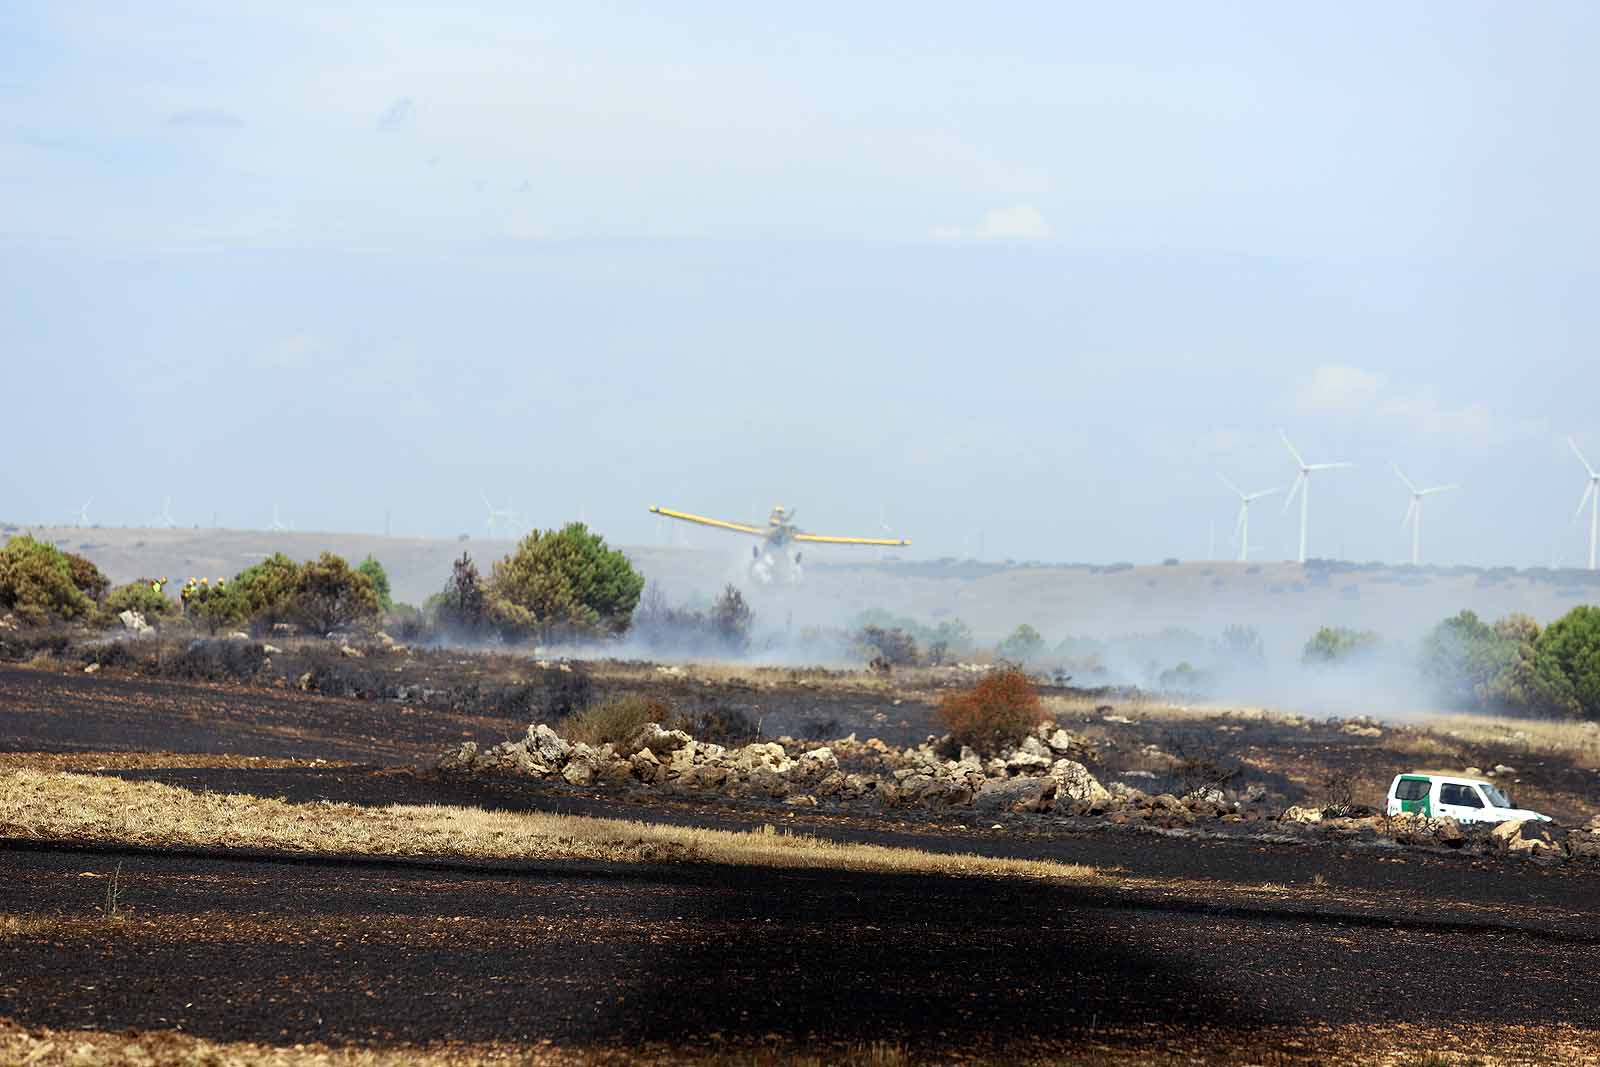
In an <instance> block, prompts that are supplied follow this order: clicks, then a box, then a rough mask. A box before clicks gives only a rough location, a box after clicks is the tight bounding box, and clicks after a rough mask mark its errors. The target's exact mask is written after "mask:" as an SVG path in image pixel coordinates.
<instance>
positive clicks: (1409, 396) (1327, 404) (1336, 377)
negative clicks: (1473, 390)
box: [1291, 364, 1524, 445]
mask: <svg viewBox="0 0 1600 1067" xmlns="http://www.w3.org/2000/svg"><path fill="white" fill-rule="evenodd" d="M1291 406H1292V408H1293V410H1294V412H1295V414H1297V415H1305V416H1324V417H1327V416H1333V417H1342V418H1365V419H1367V420H1370V421H1380V422H1387V423H1393V424H1396V425H1403V426H1405V427H1407V428H1409V429H1410V430H1411V431H1412V432H1414V433H1417V434H1421V435H1423V436H1430V437H1450V438H1454V439H1456V440H1458V441H1460V442H1461V443H1464V444H1480V445H1483V444H1492V443H1496V442H1499V441H1503V440H1505V439H1506V438H1507V437H1508V436H1515V435H1517V434H1518V433H1519V432H1520V431H1521V430H1522V429H1524V428H1523V427H1512V426H1508V425H1505V424H1503V423H1502V422H1501V421H1500V420H1498V419H1496V418H1495V417H1494V415H1493V414H1492V413H1491V412H1490V410H1489V407H1488V405H1486V404H1483V403H1471V404H1464V405H1462V406H1459V407H1456V406H1452V405H1451V404H1449V403H1448V402H1447V401H1444V400H1441V399H1440V397H1439V393H1438V390H1437V389H1435V388H1434V387H1433V386H1431V385H1424V386H1412V385H1404V384H1401V383H1391V382H1390V381H1389V380H1388V378H1387V377H1386V376H1385V375H1383V374H1380V373H1378V372H1376V371H1370V370H1366V369H1363V368H1361V367H1348V366H1342V365H1339V364H1325V365H1323V366H1321V367H1318V368H1317V369H1316V370H1315V371H1313V372H1312V374H1311V377H1310V378H1308V379H1306V380H1305V381H1303V382H1301V383H1300V384H1299V385H1298V386H1296V388H1295V390H1294V396H1293V403H1292V405H1291Z"/></svg>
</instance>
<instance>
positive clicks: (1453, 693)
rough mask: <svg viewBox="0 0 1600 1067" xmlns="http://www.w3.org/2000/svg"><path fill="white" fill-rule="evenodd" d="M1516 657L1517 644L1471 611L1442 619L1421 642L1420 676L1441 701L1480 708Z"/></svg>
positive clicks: (1488, 699)
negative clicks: (1497, 680)
mask: <svg viewBox="0 0 1600 1067" xmlns="http://www.w3.org/2000/svg"><path fill="white" fill-rule="evenodd" d="M1516 657H1517V645H1516V642H1514V641H1512V640H1508V639H1507V638H1505V637H1502V636H1501V635H1500V634H1498V633H1496V632H1495V630H1494V628H1493V627H1491V626H1489V625H1488V624H1487V623H1485V622H1484V621H1482V620H1481V619H1479V618H1478V616H1477V615H1476V614H1474V613H1473V612H1470V611H1463V612H1461V613H1460V614H1458V615H1453V616H1451V617H1450V618H1448V619H1446V620H1444V621H1443V622H1441V623H1440V624H1439V625H1437V626H1435V627H1434V628H1433V629H1432V630H1431V631H1429V633H1428V636H1427V637H1425V638H1424V639H1423V642H1422V674H1423V677H1425V678H1427V679H1428V680H1429V681H1430V682H1432V683H1433V686H1434V688H1435V690H1436V691H1437V692H1438V695H1439V696H1440V698H1441V699H1443V700H1445V701H1447V702H1449V703H1451V704H1455V705H1458V706H1471V707H1483V706H1486V705H1487V704H1488V702H1489V701H1490V699H1491V693H1492V690H1493V687H1494V682H1495V680H1496V679H1497V678H1499V677H1500V675H1501V673H1502V672H1503V671H1505V670H1507V669H1508V668H1509V667H1510V666H1511V664H1512V663H1513V661H1514V660H1515V659H1516Z"/></svg>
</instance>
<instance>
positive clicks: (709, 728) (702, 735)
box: [671, 704, 761, 748]
mask: <svg viewBox="0 0 1600 1067" xmlns="http://www.w3.org/2000/svg"><path fill="white" fill-rule="evenodd" d="M671 725H672V726H675V727H676V728H677V729H679V730H682V731H683V732H684V733H686V734H688V735H689V736H690V737H692V738H694V739H695V740H696V741H707V742H709V743H711V744H713V745H725V746H727V747H728V748H734V747H737V746H739V745H747V744H749V743H750V742H752V741H759V740H761V724H760V723H758V722H756V721H755V720H754V719H752V718H750V716H748V715H746V714H745V713H744V712H742V711H740V710H739V709H738V708H734V707H729V706H728V705H726V704H711V705H708V706H706V707H701V708H696V709H695V710H693V711H686V712H685V711H680V712H679V713H678V714H677V717H676V718H675V719H674V720H673V722H672V723H671Z"/></svg>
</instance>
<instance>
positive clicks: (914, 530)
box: [0, 0, 1600, 566]
mask: <svg viewBox="0 0 1600 1067" xmlns="http://www.w3.org/2000/svg"><path fill="white" fill-rule="evenodd" d="M441 6H442V5H409V4H404V3H393V2H387V3H383V4H377V3H370V4H369V3H361V2H350V3H341V4H337V5H316V6H315V7H308V8H305V9H302V10H296V8H295V5H292V4H286V3H270V4H269V3H260V4H248V3H246V4H227V5H223V4H200V3H166V4H162V3H152V4H141V5H110V4H96V3H82V4H58V3H33V2H28V0H11V2H9V3H0V361H3V372H4V387H5V392H6V394H7V395H6V398H5V405H4V410H5V411H6V417H5V420H4V422H5V431H4V435H3V439H4V440H5V442H6V444H7V446H8V447H7V452H8V454H9V459H10V461H9V462H7V463H5V464H0V520H4V521H9V522H21V523H53V522H66V521H69V520H72V519H74V518H75V517H76V516H77V514H78V511H79V507H80V505H82V504H83V503H84V502H85V501H90V506H89V509H88V511H89V517H90V519H91V521H92V522H99V523H106V524H111V525H123V524H129V525H137V524H151V523H155V522H158V521H160V520H161V519H162V517H163V513H164V512H165V513H166V514H169V515H170V516H171V518H172V519H173V520H174V521H176V522H178V523H180V524H182V525H191V524H200V525H203V526H204V525H211V524H214V523H216V524H221V525H223V526H229V527H264V526H266V525H267V524H268V523H269V522H271V521H272V516H273V509H274V508H277V509H278V510H279V514H280V516H281V518H282V519H283V520H284V521H285V522H287V523H291V524H293V525H294V526H295V528H297V529H302V530H306V529H329V530H353V531H370V532H381V531H383V530H384V529H385V528H388V529H390V530H391V531H392V532H394V533H395V534H405V535H428V536H450V535H453V534H456V533H459V532H468V531H470V532H472V533H474V534H479V533H482V532H483V530H484V525H485V519H486V513H485V504H484V497H485V496H487V497H489V498H490V499H491V500H492V501H493V503H494V504H495V505H496V506H498V507H507V508H511V509H513V510H515V512H516V513H517V515H518V517H519V520H520V521H521V522H522V523H523V524H524V525H537V526H541V527H549V526H555V525H559V524H561V523H564V522H566V521H570V520H572V519H579V518H581V519H583V520H584V521H587V522H588V523H589V524H590V525H592V526H594V527H596V528H597V529H599V530H600V531H601V532H602V533H603V534H605V535H606V536H607V537H608V539H610V540H611V541H613V542H615V543H621V544H660V543H668V542H670V541H671V540H672V539H673V538H674V537H676V538H678V539H680V540H681V543H687V544H701V545H708V546H710V545H718V544H721V543H722V541H721V540H719V538H722V537H723V536H724V535H721V534H718V533H715V532H712V531H693V530H690V531H682V530H680V531H678V532H676V533H674V532H673V531H670V530H668V529H666V528H665V525H664V522H663V520H660V519H657V518H656V517H654V516H651V515H649V514H648V513H647V511H646V508H647V507H648V506H649V505H652V504H661V505H665V506H669V507H675V508H681V509H684V510H689V511H697V512H701V513H708V514H712V515H718V516H721V517H725V518H731V519H742V520H749V519H761V518H762V517H764V516H765V514H766V512H767V510H768V509H769V508H770V507H771V506H772V505H773V504H775V503H783V504H785V505H789V506H792V507H794V508H796V509H797V513H798V514H797V518H798V520H799V523H800V525H801V526H802V527H805V528H808V529H812V530H815V531H817V532H821V533H833V534H862V535H870V536H881V535H884V534H889V535H892V536H897V537H907V538H910V539H911V540H912V541H913V547H912V548H911V549H910V550H909V551H908V552H907V553H906V554H907V555H913V556H924V557H939V556H959V557H969V556H981V557H983V558H988V559H1004V558H1014V559H1017V560H1043V561H1062V562H1065V561H1085V562H1113V561H1120V560H1129V561H1134V562H1148V561H1152V560H1160V559H1163V558H1166V557H1178V558H1182V559H1195V558H1201V557H1206V556H1211V555H1214V556H1216V557H1229V556H1232V555H1233V554H1235V552H1236V547H1235V546H1234V544H1233V543H1232V539H1231V538H1232V533H1233V526H1234V518H1235V512H1236V502H1235V500H1234V498H1233V497H1232V496H1231V491H1230V490H1229V489H1228V488H1227V487H1226V486H1224V485H1223V484H1222V482H1221V480H1220V479H1219V477H1218V475H1219V474H1222V475H1225V476H1226V477H1227V478H1229V479H1231V480H1232V481H1234V482H1235V483H1236V484H1238V485H1239V486H1241V487H1242V488H1243V489H1246V490H1256V489H1266V488H1273V487H1276V488H1279V489H1283V490H1286V489H1287V488H1288V487H1289V485H1290V482H1291V479H1292V478H1293V476H1294V464H1293V461H1292V459H1291V458H1290V456H1289V454H1288V452H1287V450H1286V449H1285V448H1284V446H1283V444H1282V442H1281V441H1280V439H1279V431H1280V430H1282V431H1284V432H1287V434H1288V435H1289V437H1290V438H1291V439H1292V440H1293V441H1294V443H1295V445H1296V446H1297V447H1298V448H1299V450H1300V451H1301V453H1302V454H1303V455H1304V456H1305V458H1306V459H1307V460H1308V461H1310V462H1313V463H1316V462H1324V461H1336V460H1338V461H1349V462H1352V463H1354V464H1355V465H1356V466H1355V467H1354V468H1352V469H1347V470H1338V471H1329V472H1325V473H1322V474H1318V475H1317V476H1316V477H1315V479H1314V482H1313V494H1312V501H1311V534H1310V540H1311V545H1310V554H1311V555H1313V556H1330V557H1340V558H1346V559H1353V560H1359V561H1366V560H1386V561H1395V562H1399V561H1403V560H1405V559H1407V558H1408V556H1409V551H1410V534H1409V533H1408V532H1406V531H1405V530H1402V528H1401V519H1402V517H1403V516H1404V515H1405V512H1406V505H1407V499H1408V497H1407V490H1406V488H1405V486H1404V485H1403V484H1402V482H1401V481H1400V479H1399V478H1398V477H1397V476H1396V474H1395V472H1394V470H1393V469H1392V465H1393V464H1399V465H1400V466H1401V467H1402V468H1404V470H1405V472H1406V473H1407V474H1408V475H1409V476H1410V477H1411V478H1412V479H1413V481H1415V482H1417V483H1418V484H1421V485H1435V484H1444V483H1459V484H1460V486H1461V488H1460V489H1459V490H1457V491H1455V492H1451V493H1444V494H1440V495H1438V496H1436V497H1430V498H1429V499H1428V500H1427V501H1426V503H1425V516H1426V520H1425V525H1424V530H1423V558H1424V561H1425V562H1435V563H1442V564H1472V565H1480V566H1489V565H1515V566H1551V565H1578V564H1581V563H1583V562H1584V561H1585V557H1586V552H1587V545H1586V537H1587V518H1588V516H1587V514H1585V516H1584V521H1583V522H1581V523H1578V522H1575V521H1574V508H1575V507H1576V505H1577V503H1578V499H1579V496H1580V494H1581V493H1582V492H1583V489H1584V485H1585V478H1586V475H1585V472H1584V469H1583V467H1582V466H1581V465H1580V463H1579V460H1578V459H1577V457H1575V456H1574V455H1573V454H1572V451H1571V450H1570V448H1569V446H1568V443H1567V439H1568V437H1569V436H1571V437H1573V438H1575V439H1576V441H1577V443H1578V444H1579V445H1580V446H1581V447H1582V448H1583V449H1584V451H1585V452H1586V453H1587V454H1588V456H1589V458H1590V460H1591V461H1592V462H1594V463H1596V464H1600V411H1597V410H1596V405H1595V402H1594V401H1595V396H1596V391H1595V387H1596V384H1597V382H1596V374H1595V371H1596V368H1597V363H1600V360H1597V359H1596V351H1597V346H1596V339H1597V336H1600V310H1597V306H1600V305H1597V301H1596V300H1595V299H1593V294H1594V292H1595V290H1596V285H1595V283H1596V281H1597V271H1596V269H1595V265H1594V262H1593V257H1594V249H1595V248H1596V247H1597V246H1600V243H1597V238H1600V215H1597V213H1596V211H1595V208H1594V206H1593V198H1594V190H1595V189H1596V188H1600V146H1597V144H1596V142H1595V139H1594V137H1593V126H1594V123H1593V101H1594V100H1596V99H1600V68H1597V67H1595V65H1594V64H1593V63H1592V62H1591V61H1590V57H1592V56H1593V55H1594V54H1595V52H1596V50H1597V46H1600V8H1596V7H1594V5H1592V4H1586V3H1558V2H1550V3H1541V4H1538V5H1516V4H1509V3H1506V4H1500V3H1470V2H1469V3H1454V2H1452V3H1444V2H1434V3H1417V4H1409V5H1393V4H1381V3H1349V4H1338V5H1332V4H1324V5H1308V4H1294V5H1289V4H1278V3H1267V2H1262V3H1240V4H1228V3H1207V4H1188V3H1176V2H1174V3H1130V4H1118V5H1108V4H1093V3H1081V4H1073V3H1038V4H1023V3H1017V4H1002V5H992V6H989V7H985V8H983V9H981V10H980V9H978V8H976V7H974V6H973V5H970V4H939V3H928V2H923V3H917V4H910V3H883V4H875V5H859V4H843V3H827V2H819V3H813V4H809V5H803V7H799V8H796V7H793V6H792V5H791V7H790V8H786V9H783V10H779V9H777V8H774V7H771V6H768V5H748V4H733V3H726V4H712V3H693V2H685V3H680V4H674V5H668V6H666V8H664V6H663V5H658V4H657V5H642V4H640V5H629V4H607V3H599V2H596V3H587V4H573V5H527V4H521V3H506V4H492V3H479V4H474V3H462V4H459V5H449V10H448V11H441V10H439V8H440V7H441ZM1281 499H1282V494H1281V493H1280V494H1279V496H1278V497H1274V498H1269V499H1268V500H1265V501H1263V502H1262V503H1260V504H1257V505H1256V506H1255V509H1254V510H1253V512H1252V519H1251V543H1252V553H1253V554H1254V555H1255V556H1257V557H1259V558H1270V559H1282V558H1288V557H1292V556H1293V555H1294V552H1295V548H1296V540H1297V535H1298V526H1297V521H1298V512H1297V511H1291V512H1289V513H1287V514H1286V513H1284V511H1283V509H1282V505H1281V503H1279V501H1280V500H1281ZM832 551H833V552H834V553H835V554H838V553H843V552H845V551H847V550H844V549H837V550H832Z"/></svg>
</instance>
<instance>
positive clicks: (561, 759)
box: [526, 722, 572, 767]
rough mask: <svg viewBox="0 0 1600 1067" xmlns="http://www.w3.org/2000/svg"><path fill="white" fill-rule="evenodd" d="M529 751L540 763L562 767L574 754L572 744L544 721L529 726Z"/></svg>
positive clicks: (527, 742)
mask: <svg viewBox="0 0 1600 1067" xmlns="http://www.w3.org/2000/svg"><path fill="white" fill-rule="evenodd" d="M526 744H527V746H528V752H529V754H530V755H532V756H533V757H534V758H535V759H537V760H538V761H539V762H540V763H545V764H548V765H549V766H551V767H560V766H561V765H562V764H564V763H566V761H567V760H568V758H570V757H571V755H572V744H571V743H570V742H568V741H566V740H565V739H563V738H562V737H561V735H560V734H558V733H556V732H555V731H554V730H552V729H550V727H548V726H546V725H545V724H544V723H542V722H541V723H537V724H535V725H533V726H530V727H528V737H527V741H526Z"/></svg>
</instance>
